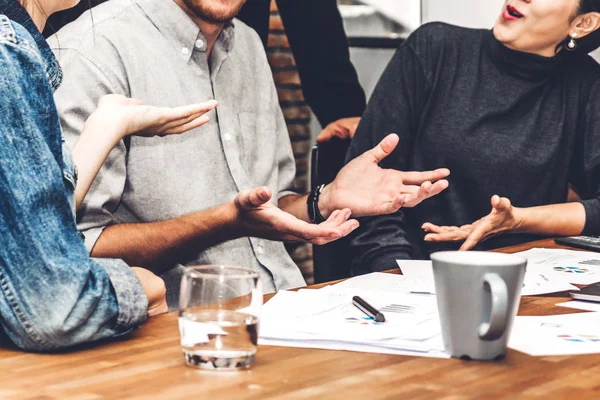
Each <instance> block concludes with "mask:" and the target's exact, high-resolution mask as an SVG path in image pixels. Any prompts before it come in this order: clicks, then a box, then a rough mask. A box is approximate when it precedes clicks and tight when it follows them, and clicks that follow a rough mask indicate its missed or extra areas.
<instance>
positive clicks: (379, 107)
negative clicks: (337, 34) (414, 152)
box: [346, 38, 429, 274]
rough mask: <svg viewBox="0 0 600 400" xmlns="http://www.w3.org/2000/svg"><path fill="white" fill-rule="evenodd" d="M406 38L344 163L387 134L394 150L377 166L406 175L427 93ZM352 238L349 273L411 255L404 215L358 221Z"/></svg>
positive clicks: (420, 67) (382, 267)
mask: <svg viewBox="0 0 600 400" xmlns="http://www.w3.org/2000/svg"><path fill="white" fill-rule="evenodd" d="M411 42H412V40H411V38H409V39H408V40H407V42H406V43H404V44H403V45H401V46H400V47H399V48H398V50H397V51H396V53H395V54H394V57H393V58H392V60H391V61H390V63H389V65H388V66H387V68H386V70H385V71H384V73H383V75H382V76H381V78H380V80H379V82H378V84H377V87H376V88H375V91H374V92H373V96H372V97H371V100H370V101H369V104H368V106H367V110H366V111H365V114H364V115H363V117H362V119H361V122H360V124H359V127H358V129H357V132H356V135H355V136H354V138H353V140H352V143H351V145H350V148H349V150H348V155H347V157H346V161H347V162H348V161H350V160H352V159H354V158H355V157H357V156H359V155H360V154H362V153H364V152H365V151H367V150H369V149H370V148H372V147H373V146H375V145H376V144H377V143H378V142H379V141H380V140H381V139H383V138H384V137H385V136H386V135H388V134H389V133H396V134H398V135H399V136H400V143H399V145H398V147H397V148H396V150H395V151H394V152H393V153H392V154H391V155H390V156H388V157H387V158H386V159H385V160H383V161H382V163H381V164H380V166H381V167H383V168H394V169H398V170H406V169H408V166H409V164H410V157H411V149H412V147H413V143H414V141H415V139H416V138H415V135H416V132H417V125H418V123H419V118H420V115H421V111H422V108H423V106H424V104H425V101H426V99H427V96H428V92H429V84H428V81H427V77H426V76H427V75H426V71H425V70H424V68H423V64H422V62H421V60H420V58H419V57H418V56H417V53H416V52H415V50H414V49H413V47H412V43H411ZM359 221H360V224H361V226H360V227H359V228H358V229H357V230H356V231H355V232H354V233H353V235H352V237H351V245H350V246H351V252H352V259H353V265H352V270H353V273H355V274H359V273H366V272H372V271H381V270H386V269H391V268H396V267H397V266H396V263H395V260H396V259H407V258H411V256H412V246H411V243H410V240H409V238H408V232H407V229H406V215H405V213H404V212H403V211H402V210H400V211H399V212H397V213H395V214H391V215H382V216H376V217H368V218H362V219H360V220H359Z"/></svg>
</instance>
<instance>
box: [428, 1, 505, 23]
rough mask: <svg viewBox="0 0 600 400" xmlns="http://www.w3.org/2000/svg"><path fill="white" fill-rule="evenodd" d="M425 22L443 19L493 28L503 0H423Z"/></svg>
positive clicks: (449, 21)
mask: <svg viewBox="0 0 600 400" xmlns="http://www.w3.org/2000/svg"><path fill="white" fill-rule="evenodd" d="M422 3H423V23H425V22H431V21H443V22H448V23H450V24H454V25H460V26H467V27H472V28H490V29H491V28H492V26H493V25H494V22H495V21H496V19H497V18H498V15H500V11H501V9H502V5H503V4H504V1H503V0H422Z"/></svg>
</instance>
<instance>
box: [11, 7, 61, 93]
mask: <svg viewBox="0 0 600 400" xmlns="http://www.w3.org/2000/svg"><path fill="white" fill-rule="evenodd" d="M0 14H4V15H6V16H7V17H8V18H9V19H10V20H12V21H14V22H16V23H17V24H19V25H21V26H22V27H23V28H25V29H27V31H28V32H29V34H30V35H31V36H32V37H33V39H34V40H35V44H36V45H37V48H38V50H39V52H40V55H41V56H42V61H43V62H44V69H45V70H46V75H47V76H48V79H49V80H50V85H51V86H52V90H56V89H58V87H59V86H60V84H61V82H62V70H61V68H60V64H59V63H58V60H57V59H56V57H55V56H54V53H52V50H51V49H50V46H48V43H47V42H46V39H44V37H43V36H42V34H41V33H40V31H39V30H38V29H37V26H35V24H34V23H33V20H32V19H31V16H30V15H29V13H28V12H27V10H25V8H23V6H22V5H21V4H19V2H18V1H16V0H0Z"/></svg>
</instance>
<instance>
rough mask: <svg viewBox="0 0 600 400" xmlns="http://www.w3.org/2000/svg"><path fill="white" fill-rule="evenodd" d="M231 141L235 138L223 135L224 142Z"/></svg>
mask: <svg viewBox="0 0 600 400" xmlns="http://www.w3.org/2000/svg"><path fill="white" fill-rule="evenodd" d="M231 139H233V137H232V136H231V135H230V134H229V133H226V134H224V135H223V140H225V141H226V142H231Z"/></svg>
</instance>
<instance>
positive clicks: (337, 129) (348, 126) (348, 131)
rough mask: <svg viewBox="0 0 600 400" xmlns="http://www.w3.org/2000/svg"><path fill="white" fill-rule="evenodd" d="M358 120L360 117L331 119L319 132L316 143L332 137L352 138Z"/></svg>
mask: <svg viewBox="0 0 600 400" xmlns="http://www.w3.org/2000/svg"><path fill="white" fill-rule="evenodd" d="M359 122H360V117H351V118H342V119H338V120H337V121H333V122H332V123H330V124H329V125H327V126H326V127H325V129H323V130H322V131H321V134H319V136H318V137H317V143H322V142H327V141H328V140H331V139H332V138H334V137H338V138H340V139H352V138H353V137H354V132H356V128H358V123H359Z"/></svg>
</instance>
